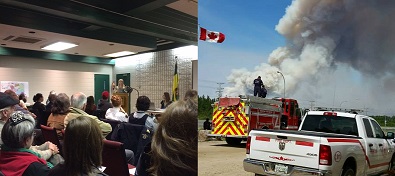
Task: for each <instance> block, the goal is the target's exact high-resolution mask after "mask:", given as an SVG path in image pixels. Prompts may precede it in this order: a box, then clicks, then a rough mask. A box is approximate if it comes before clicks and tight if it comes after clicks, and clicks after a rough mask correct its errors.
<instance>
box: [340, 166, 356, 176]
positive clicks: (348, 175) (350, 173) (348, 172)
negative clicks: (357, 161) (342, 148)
mask: <svg viewBox="0 0 395 176" xmlns="http://www.w3.org/2000/svg"><path fill="white" fill-rule="evenodd" d="M342 176H355V171H354V170H353V169H351V168H349V167H346V168H344V169H343V172H342Z"/></svg>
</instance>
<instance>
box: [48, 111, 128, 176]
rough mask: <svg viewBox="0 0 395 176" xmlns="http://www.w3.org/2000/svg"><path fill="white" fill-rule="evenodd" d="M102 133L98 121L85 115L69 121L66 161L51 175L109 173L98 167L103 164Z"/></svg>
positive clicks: (65, 149) (67, 175)
mask: <svg viewBox="0 0 395 176" xmlns="http://www.w3.org/2000/svg"><path fill="white" fill-rule="evenodd" d="M101 133H102V132H101V129H100V127H99V125H98V124H97V122H96V121H95V120H93V119H92V118H90V117H87V116H85V115H82V116H79V117H77V118H74V119H72V120H71V121H69V123H68V124H67V127H66V130H65V137H64V158H65V161H64V163H61V164H58V165H57V166H56V167H54V168H53V169H52V170H51V171H50V173H49V176H52V175H53V176H69V175H72V176H76V175H95V176H98V175H107V174H105V173H102V172H101V171H100V170H99V169H98V168H99V167H101V166H102V151H103V137H102V134H101ZM115 160H118V158H116V159H115ZM109 162H115V161H109ZM125 163H126V162H125Z"/></svg>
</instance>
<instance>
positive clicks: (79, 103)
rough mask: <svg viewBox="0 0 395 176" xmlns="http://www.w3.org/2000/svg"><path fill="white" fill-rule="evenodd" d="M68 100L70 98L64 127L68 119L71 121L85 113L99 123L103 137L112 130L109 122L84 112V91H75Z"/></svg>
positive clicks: (85, 100)
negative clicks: (69, 106) (68, 111)
mask: <svg viewBox="0 0 395 176" xmlns="http://www.w3.org/2000/svg"><path fill="white" fill-rule="evenodd" d="M70 100H71V108H70V113H69V114H67V116H66V117H65V118H64V126H65V127H66V126H67V124H68V123H69V121H71V120H72V119H75V118H77V117H79V116H81V115H85V116H87V117H90V118H92V119H93V120H95V121H96V122H97V123H98V124H99V126H100V129H101V131H102V134H103V137H106V136H107V135H108V134H109V133H110V132H111V131H112V127H111V125H110V124H109V123H105V122H103V121H101V120H99V118H98V117H96V116H93V115H89V114H88V113H86V112H85V111H84V110H85V107H86V102H87V97H86V95H85V94H84V93H82V92H78V93H75V94H73V95H72V96H71V99H70Z"/></svg>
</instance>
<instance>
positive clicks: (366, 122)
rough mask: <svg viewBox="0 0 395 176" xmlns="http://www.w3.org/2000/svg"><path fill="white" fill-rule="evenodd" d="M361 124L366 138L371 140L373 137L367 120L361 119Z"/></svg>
mask: <svg viewBox="0 0 395 176" xmlns="http://www.w3.org/2000/svg"><path fill="white" fill-rule="evenodd" d="M363 124H364V126H365V131H366V136H368V137H370V138H372V137H373V131H372V126H370V123H369V119H366V118H364V119H363Z"/></svg>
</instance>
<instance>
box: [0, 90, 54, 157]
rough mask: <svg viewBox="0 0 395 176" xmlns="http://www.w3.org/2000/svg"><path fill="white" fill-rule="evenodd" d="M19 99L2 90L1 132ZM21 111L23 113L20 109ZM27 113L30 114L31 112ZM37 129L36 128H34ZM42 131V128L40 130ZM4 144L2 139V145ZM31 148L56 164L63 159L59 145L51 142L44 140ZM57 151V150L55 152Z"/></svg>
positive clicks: (0, 95)
mask: <svg viewBox="0 0 395 176" xmlns="http://www.w3.org/2000/svg"><path fill="white" fill-rule="evenodd" d="M18 102H19V101H18V100H16V99H14V98H13V97H11V96H9V95H7V94H5V93H1V92H0V134H1V130H2V128H3V126H4V124H5V123H6V122H7V121H8V119H9V118H10V116H11V114H12V113H14V111H15V106H16V105H17V103H18ZM19 113H22V112H21V111H19ZM27 115H30V114H29V113H28V114H27ZM34 131H35V132H36V131H37V130H36V129H35V130H34ZM39 131H40V130H39ZM2 144H3V142H2V140H1V139H0V146H1V145H2ZM30 150H33V151H34V152H36V153H38V154H39V156H40V157H41V158H42V159H44V160H50V161H52V162H53V163H54V164H57V163H58V162H56V161H59V160H61V159H62V158H61V156H59V154H57V153H58V149H57V146H56V145H54V144H52V143H50V142H45V143H44V142H43V144H41V145H40V146H33V145H31V147H30ZM54 151H56V152H54Z"/></svg>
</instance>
